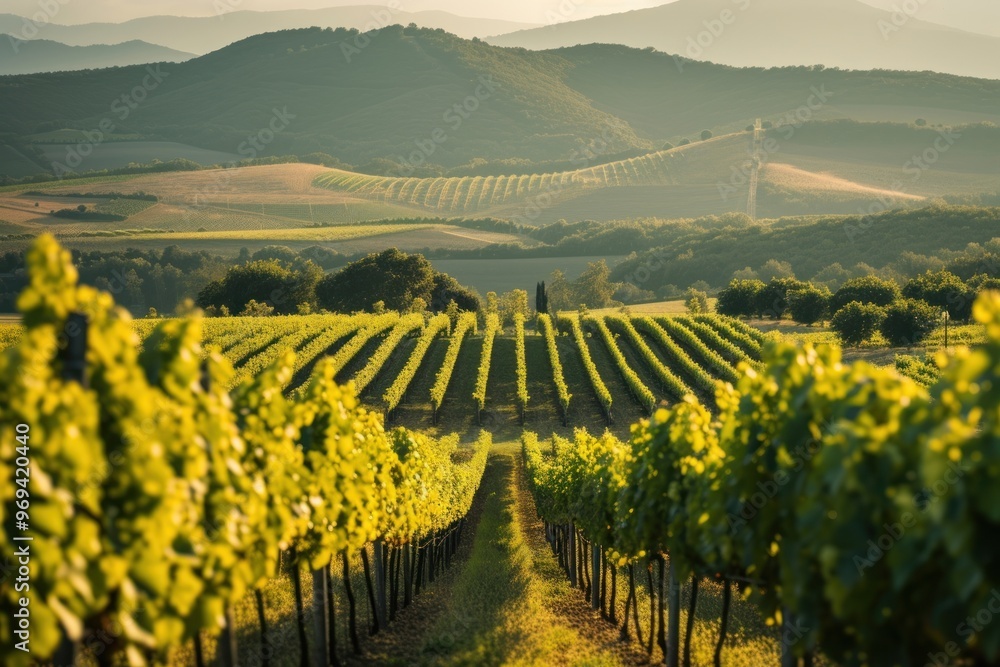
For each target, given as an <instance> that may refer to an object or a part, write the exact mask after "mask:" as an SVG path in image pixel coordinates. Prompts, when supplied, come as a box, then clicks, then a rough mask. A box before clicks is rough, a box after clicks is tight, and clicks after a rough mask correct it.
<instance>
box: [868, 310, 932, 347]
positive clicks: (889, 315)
mask: <svg viewBox="0 0 1000 667" xmlns="http://www.w3.org/2000/svg"><path fill="white" fill-rule="evenodd" d="M941 315H942V311H941V310H940V309H939V308H936V307H934V306H932V305H930V304H929V303H927V302H926V301H920V300H919V299H900V300H899V301H897V302H896V303H894V304H892V305H891V306H889V307H888V308H887V309H886V313H885V320H883V321H882V326H881V330H882V335H883V336H885V337H886V339H887V340H888V341H889V343H890V344H891V345H892V346H893V347H910V346H912V345H916V344H918V343H920V342H921V341H923V340H924V339H925V338H927V336H928V335H930V333H931V332H932V331H934V329H936V328H937V326H938V324H940V323H941Z"/></svg>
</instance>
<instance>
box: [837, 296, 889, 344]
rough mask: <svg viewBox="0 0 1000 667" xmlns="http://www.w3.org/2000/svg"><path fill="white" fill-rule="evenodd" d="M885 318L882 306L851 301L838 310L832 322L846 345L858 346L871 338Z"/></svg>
mask: <svg viewBox="0 0 1000 667" xmlns="http://www.w3.org/2000/svg"><path fill="white" fill-rule="evenodd" d="M884 320H885V309H884V308H882V307H881V306H876V305H875V304H871V303H861V302H860V301H851V302H850V303H849V304H847V305H846V306H844V307H843V308H841V309H840V310H838V311H837V313H836V315H834V316H833V320H832V321H831V323H830V324H831V326H832V327H833V330H834V331H835V332H837V336H838V337H839V338H840V341H841V342H842V343H843V344H844V345H851V346H857V345H861V344H862V343H864V342H866V341H869V340H871V338H872V336H874V335H875V333H876V332H877V331H878V330H879V328H880V327H881V326H882V322H883V321H884Z"/></svg>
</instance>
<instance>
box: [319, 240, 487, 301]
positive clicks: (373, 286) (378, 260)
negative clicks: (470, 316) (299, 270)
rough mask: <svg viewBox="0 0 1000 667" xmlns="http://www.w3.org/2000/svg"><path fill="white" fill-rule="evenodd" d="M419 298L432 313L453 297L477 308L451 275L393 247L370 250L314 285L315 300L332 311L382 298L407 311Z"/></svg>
mask: <svg viewBox="0 0 1000 667" xmlns="http://www.w3.org/2000/svg"><path fill="white" fill-rule="evenodd" d="M417 298H419V299H422V300H423V302H424V304H425V307H429V308H430V310H431V311H432V312H435V313H440V312H443V311H444V310H445V309H446V308H447V307H448V304H449V303H450V302H451V301H452V300H454V301H455V302H456V303H457V304H458V306H459V308H460V309H461V310H479V300H478V299H477V298H476V297H475V295H473V294H472V293H471V292H469V290H467V289H466V288H464V287H462V286H461V285H459V284H458V283H457V282H456V281H455V280H454V279H453V278H452V277H451V276H449V275H447V274H444V273H439V272H437V271H435V270H434V267H432V266H431V263H430V262H428V261H427V260H426V259H425V258H424V256H423V255H418V254H412V255H411V254H407V253H405V252H401V251H400V250H398V249H396V248H390V249H388V250H384V251H382V252H380V253H373V254H370V255H368V256H367V257H364V258H362V259H359V260H357V261H354V262H351V263H350V264H348V265H347V266H345V267H344V268H343V269H341V270H340V271H338V272H336V273H331V274H327V275H326V276H324V277H323V278H322V279H321V280H320V281H319V282H318V283H317V285H316V299H317V301H318V303H319V305H320V307H322V308H326V309H327V310H329V311H332V312H338V313H353V312H358V311H366V310H368V311H370V310H371V308H372V304H374V303H376V302H379V301H381V302H382V303H383V305H384V307H385V308H387V309H388V310H396V311H406V310H409V308H410V306H411V305H412V304H413V302H414V299H417Z"/></svg>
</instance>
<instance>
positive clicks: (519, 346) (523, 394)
mask: <svg viewBox="0 0 1000 667" xmlns="http://www.w3.org/2000/svg"><path fill="white" fill-rule="evenodd" d="M514 356H515V361H516V367H517V371H516V373H517V404H518V406H519V407H520V409H521V413H522V414H523V413H524V411H525V410H526V409H527V408H528V399H529V398H530V397H529V396H528V361H527V358H526V357H525V349H524V316H523V315H519V314H518V315H514Z"/></svg>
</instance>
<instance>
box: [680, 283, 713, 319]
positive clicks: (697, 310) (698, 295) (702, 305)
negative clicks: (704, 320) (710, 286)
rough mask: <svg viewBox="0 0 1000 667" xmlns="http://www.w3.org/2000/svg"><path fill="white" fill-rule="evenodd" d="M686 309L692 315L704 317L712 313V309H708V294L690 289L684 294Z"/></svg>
mask: <svg viewBox="0 0 1000 667" xmlns="http://www.w3.org/2000/svg"><path fill="white" fill-rule="evenodd" d="M684 307H685V308H687V312H688V313H690V314H692V315H702V314H704V313H708V312H710V310H711V309H710V308H709V307H708V293H707V292H705V291H703V290H697V289H695V288H693V287H689V288H688V289H687V291H686V292H684Z"/></svg>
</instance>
